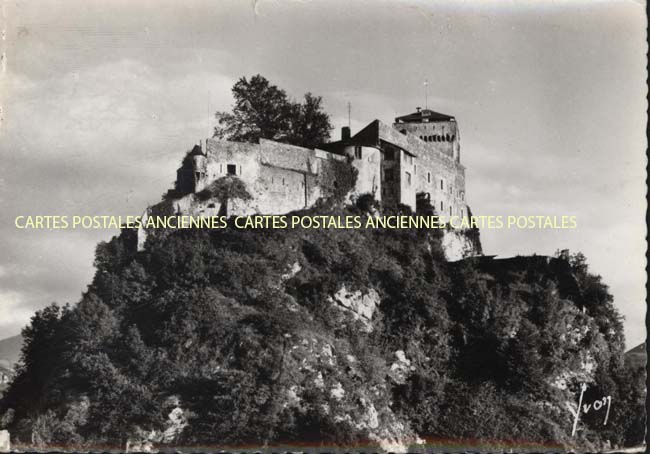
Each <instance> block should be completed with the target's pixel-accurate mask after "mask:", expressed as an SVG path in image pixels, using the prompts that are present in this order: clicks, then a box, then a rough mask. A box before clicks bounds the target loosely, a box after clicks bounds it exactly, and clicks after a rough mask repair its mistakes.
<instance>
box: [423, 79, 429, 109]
mask: <svg viewBox="0 0 650 454" xmlns="http://www.w3.org/2000/svg"><path fill="white" fill-rule="evenodd" d="M424 108H425V109H428V108H429V79H424Z"/></svg>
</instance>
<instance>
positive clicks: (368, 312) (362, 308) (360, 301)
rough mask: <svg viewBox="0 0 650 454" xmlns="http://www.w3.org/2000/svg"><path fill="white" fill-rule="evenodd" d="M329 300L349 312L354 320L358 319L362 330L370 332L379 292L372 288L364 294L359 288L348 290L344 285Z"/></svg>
mask: <svg viewBox="0 0 650 454" xmlns="http://www.w3.org/2000/svg"><path fill="white" fill-rule="evenodd" d="M331 302H333V303H335V304H336V305H337V307H338V308H340V309H341V310H343V311H345V312H346V313H348V314H350V315H351V316H352V318H353V319H354V320H359V321H360V322H361V323H362V324H363V331H364V332H366V333H370V332H372V316H373V314H374V313H375V310H376V309H377V305H378V304H379V302H380V298H379V294H378V293H377V292H376V291H375V290H374V289H370V290H368V292H367V293H365V294H364V293H362V292H361V291H360V290H356V291H348V290H347V289H346V288H345V285H344V286H342V287H341V288H340V290H339V291H338V292H336V294H335V295H334V296H333V297H332V298H331Z"/></svg>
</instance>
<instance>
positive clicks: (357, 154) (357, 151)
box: [354, 146, 363, 159]
mask: <svg viewBox="0 0 650 454" xmlns="http://www.w3.org/2000/svg"><path fill="white" fill-rule="evenodd" d="M354 157H355V159H361V158H363V154H362V152H361V147H360V146H356V147H354Z"/></svg>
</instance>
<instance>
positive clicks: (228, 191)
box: [198, 175, 252, 216]
mask: <svg viewBox="0 0 650 454" xmlns="http://www.w3.org/2000/svg"><path fill="white" fill-rule="evenodd" d="M198 196H199V198H201V199H206V200H207V199H209V198H212V197H214V198H215V199H217V200H218V201H219V203H221V207H220V208H219V216H228V201H229V200H232V199H240V200H244V201H246V200H250V199H251V198H252V196H251V195H250V193H249V192H248V190H247V189H246V184H244V182H243V181H241V180H240V179H239V178H237V177H234V176H231V175H228V176H225V177H221V178H219V179H218V180H216V181H214V182H213V183H212V184H211V185H210V186H208V187H207V188H205V189H204V190H203V191H201V192H200V193H199V194H198Z"/></svg>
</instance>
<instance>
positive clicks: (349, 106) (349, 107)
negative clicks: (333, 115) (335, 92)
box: [348, 101, 352, 128]
mask: <svg viewBox="0 0 650 454" xmlns="http://www.w3.org/2000/svg"><path fill="white" fill-rule="evenodd" d="M351 113H352V104H351V103H350V101H348V128H351V127H352V126H351V121H350V118H351V116H352V115H351Z"/></svg>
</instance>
